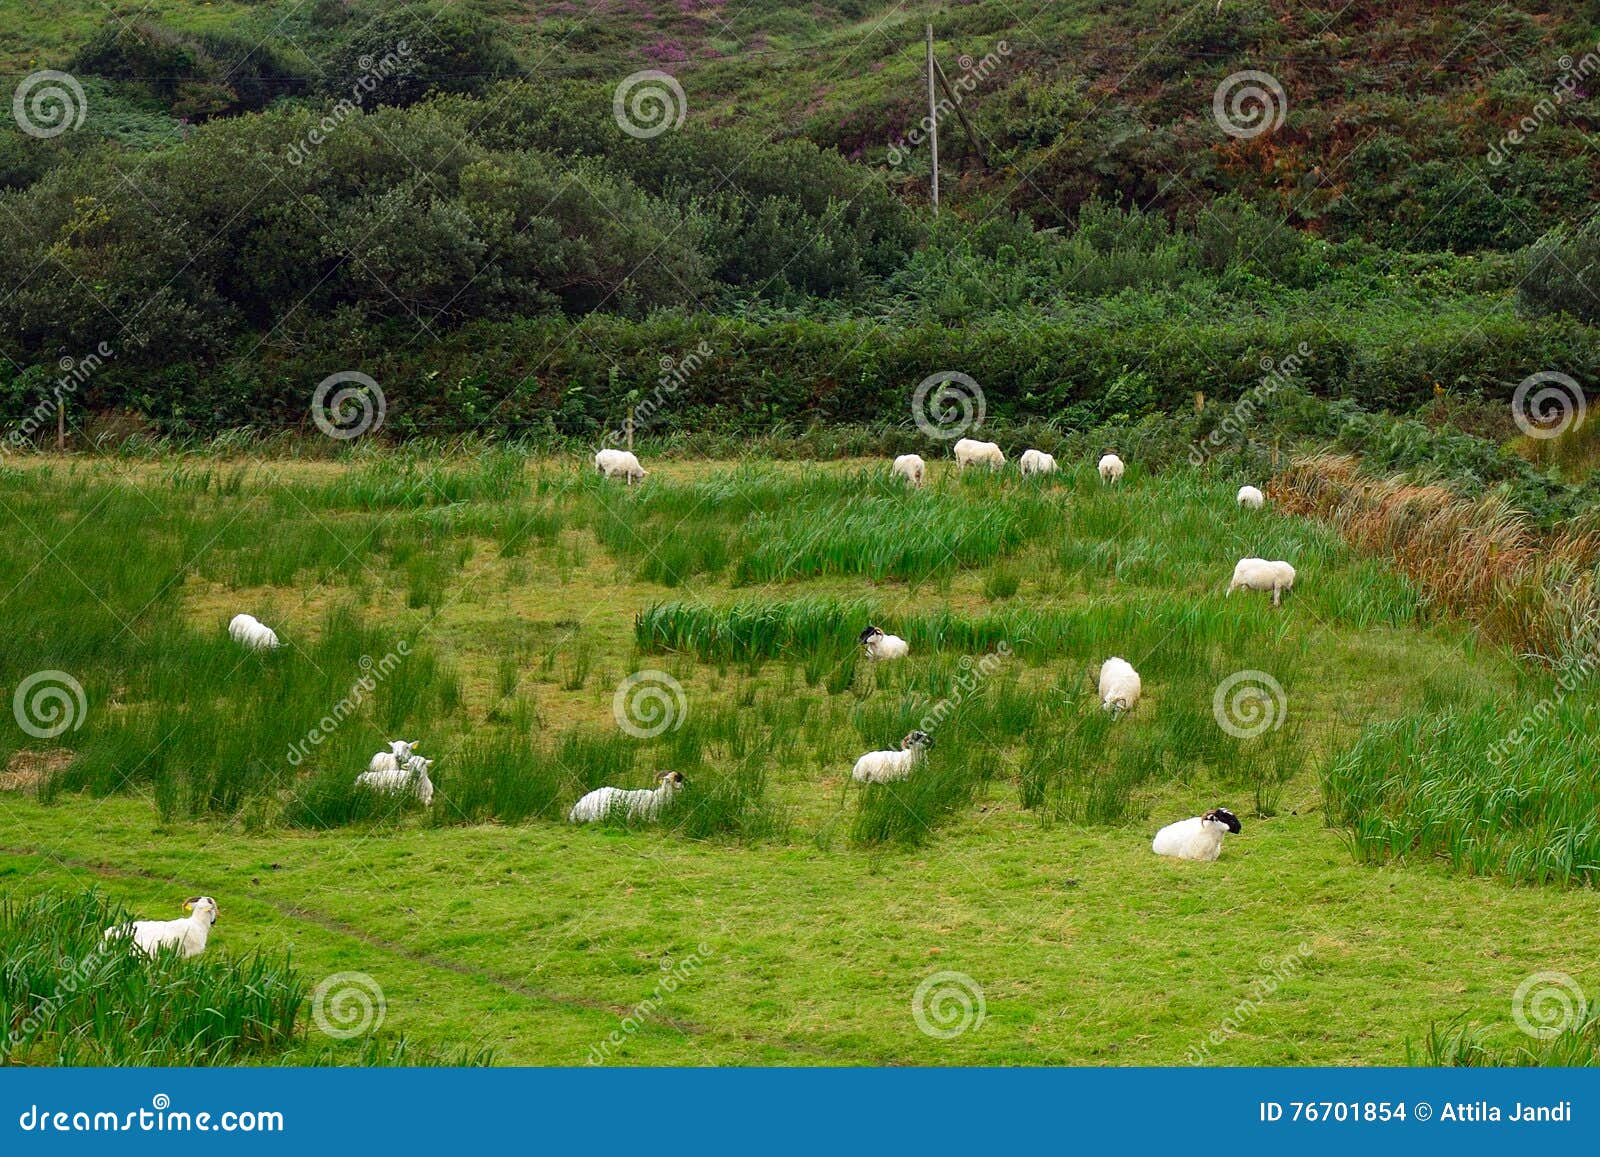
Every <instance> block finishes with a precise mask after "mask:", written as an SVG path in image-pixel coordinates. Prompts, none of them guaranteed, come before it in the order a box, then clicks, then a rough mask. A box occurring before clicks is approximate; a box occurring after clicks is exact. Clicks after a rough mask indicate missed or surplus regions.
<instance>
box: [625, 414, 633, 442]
mask: <svg viewBox="0 0 1600 1157" xmlns="http://www.w3.org/2000/svg"><path fill="white" fill-rule="evenodd" d="M626 428H627V431H628V452H629V453H632V452H633V407H632V406H629V407H628V425H627V427H626Z"/></svg>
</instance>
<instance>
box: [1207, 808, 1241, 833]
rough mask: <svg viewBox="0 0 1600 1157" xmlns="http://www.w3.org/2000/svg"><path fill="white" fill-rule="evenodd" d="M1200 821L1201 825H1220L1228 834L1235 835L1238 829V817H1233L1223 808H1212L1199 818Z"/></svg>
mask: <svg viewBox="0 0 1600 1157" xmlns="http://www.w3.org/2000/svg"><path fill="white" fill-rule="evenodd" d="M1200 820H1201V822H1202V823H1213V824H1221V825H1222V826H1223V827H1225V828H1227V829H1228V830H1229V831H1230V832H1234V833H1235V834H1237V833H1238V831H1239V827H1240V824H1239V817H1238V816H1236V815H1234V814H1233V813H1232V812H1231V811H1229V810H1228V809H1227V808H1225V807H1216V808H1212V809H1211V810H1210V811H1208V812H1206V814H1205V815H1203V816H1201V817H1200Z"/></svg>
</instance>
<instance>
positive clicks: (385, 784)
mask: <svg viewBox="0 0 1600 1157" xmlns="http://www.w3.org/2000/svg"><path fill="white" fill-rule="evenodd" d="M432 767H433V760H431V759H424V758H422V756H420V755H413V756H410V757H408V758H407V759H406V761H405V763H404V764H403V765H402V766H400V767H399V768H398V769H395V770H390V771H364V772H362V773H361V774H360V775H358V776H356V783H357V784H359V785H360V786H361V787H369V788H371V789H372V790H373V791H378V792H383V793H384V794H385V795H398V794H401V793H405V792H409V793H410V794H412V795H414V796H416V797H417V799H419V800H421V801H422V806H423V807H432V806H433V780H431V779H429V778H428V771H429V769H430V768H432Z"/></svg>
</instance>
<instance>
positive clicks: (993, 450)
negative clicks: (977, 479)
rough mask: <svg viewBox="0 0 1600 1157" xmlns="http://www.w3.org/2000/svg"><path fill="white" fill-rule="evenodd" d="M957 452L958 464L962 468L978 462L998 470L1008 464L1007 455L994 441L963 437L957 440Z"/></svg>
mask: <svg viewBox="0 0 1600 1157" xmlns="http://www.w3.org/2000/svg"><path fill="white" fill-rule="evenodd" d="M955 454H956V466H957V467H959V468H960V469H962V470H965V469H966V468H967V467H968V466H972V465H976V464H978V463H982V464H984V465H987V466H988V467H989V469H991V470H998V469H1000V467H1002V466H1004V465H1005V464H1006V456H1005V455H1004V454H1002V453H1001V452H1000V447H999V446H997V445H996V444H995V443H993V442H979V441H978V440H977V439H975V438H963V439H961V441H959V442H957V443H956V448H955Z"/></svg>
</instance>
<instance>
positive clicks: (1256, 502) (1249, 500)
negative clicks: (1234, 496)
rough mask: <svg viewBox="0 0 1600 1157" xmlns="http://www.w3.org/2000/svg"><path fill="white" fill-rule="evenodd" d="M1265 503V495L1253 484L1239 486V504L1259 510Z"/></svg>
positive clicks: (1248, 508)
mask: <svg viewBox="0 0 1600 1157" xmlns="http://www.w3.org/2000/svg"><path fill="white" fill-rule="evenodd" d="M1266 503H1267V496H1266V495H1265V494H1263V493H1261V491H1259V490H1257V489H1256V488H1255V487H1254V486H1241V487H1239V505H1240V506H1243V507H1244V508H1245V509H1247V510H1260V509H1261V508H1262V507H1263V506H1265V505H1266Z"/></svg>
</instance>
